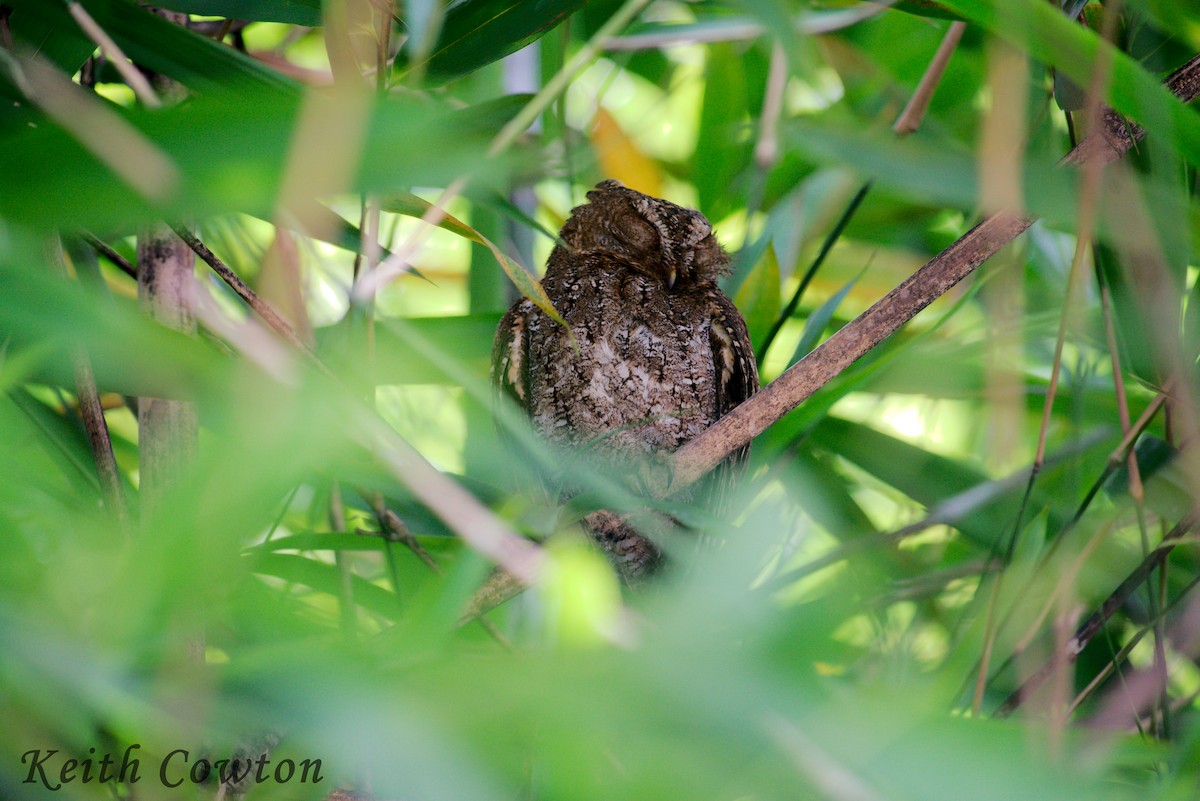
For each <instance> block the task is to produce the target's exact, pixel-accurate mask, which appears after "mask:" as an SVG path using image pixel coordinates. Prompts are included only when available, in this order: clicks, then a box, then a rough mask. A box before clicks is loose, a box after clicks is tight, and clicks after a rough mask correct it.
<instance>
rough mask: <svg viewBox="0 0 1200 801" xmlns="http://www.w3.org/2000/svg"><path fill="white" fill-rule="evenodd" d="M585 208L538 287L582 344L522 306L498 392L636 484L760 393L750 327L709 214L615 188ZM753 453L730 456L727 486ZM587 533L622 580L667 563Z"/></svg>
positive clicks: (505, 327) (505, 329)
mask: <svg viewBox="0 0 1200 801" xmlns="http://www.w3.org/2000/svg"><path fill="white" fill-rule="evenodd" d="M587 197H588V203H586V204H584V205H582V206H579V207H577V208H575V209H573V210H572V211H571V216H570V219H568V220H567V222H566V224H565V225H564V226H563V229H562V232H561V233H560V235H559V237H560V242H559V244H558V245H557V246H556V247H555V248H554V250H553V251H552V252H551V254H550V259H549V262H548V263H547V267H546V277H545V278H544V279H543V281H542V285H543V287H544V288H545V290H546V293H547V295H549V297H550V300H551V301H552V302H553V303H554V307H555V309H557V310H558V312H559V314H560V315H561V316H562V318H563V319H564V320H565V321H566V322H567V324H568V325H569V326H570V329H571V333H572V334H573V335H574V340H573V341H572V337H571V336H570V335H569V334H568V332H567V330H566V329H565V328H564V327H563V326H562V325H561V324H559V323H557V322H555V321H554V320H553V319H552V318H550V317H549V316H548V315H546V314H545V313H544V312H542V311H541V310H540V309H539V308H538V307H537V306H535V305H534V304H533V303H532V302H530V301H529V300H522V301H520V302H518V303H516V304H515V305H514V306H513V307H512V308H511V309H509V310H508V313H507V314H505V315H504V318H503V319H502V320H501V322H500V328H499V330H498V331H497V333H496V341H495V346H494V348H493V352H492V382H493V385H494V386H495V387H496V389H497V391H498V392H502V393H505V394H507V395H508V396H510V397H512V398H513V399H514V400H515V401H516V402H517V403H518V404H519V405H520V406H521V407H523V408H524V409H525V410H526V411H527V412H528V414H529V416H530V418H531V420H532V422H533V427H534V429H535V430H536V431H537V432H538V433H539V434H540V435H542V436H544V437H545V438H547V439H549V440H550V441H552V442H554V443H557V444H559V445H565V446H568V447H571V448H579V449H580V453H585V454H587V458H589V459H592V460H593V461H594V462H595V463H596V464H598V465H599V466H601V467H602V468H605V469H609V470H613V469H615V470H617V471H619V472H621V473H624V474H629V473H630V469H629V468H631V467H632V466H633V465H634V464H635V463H636V462H637V461H638V460H639V459H641V460H644V459H645V458H646V456H647V455H654V454H659V453H666V452H670V451H673V450H675V449H676V448H677V447H679V446H680V445H681V444H683V443H684V442H686V441H688V440H689V439H691V438H692V437H695V436H696V435H697V434H699V433H700V432H701V431H703V430H704V429H706V428H708V427H709V426H710V425H712V424H713V423H714V422H715V421H716V420H717V419H718V418H719V417H721V416H722V415H723V414H725V413H726V412H728V411H729V410H730V409H732V408H733V407H735V406H737V405H738V404H739V403H741V402H742V401H743V400H745V399H746V398H748V397H749V396H750V395H751V394H753V393H754V392H755V391H756V390H757V389H758V370H757V368H756V366H755V363H754V350H753V348H752V347H751V344H750V338H749V334H748V333H747V331H746V323H745V321H744V320H743V319H742V316H741V314H740V313H739V312H738V310H737V307H735V306H734V305H733V302H732V301H731V300H730V299H729V298H727V297H726V296H725V295H724V294H723V293H722V292H721V290H720V288H718V286H717V278H718V277H720V276H721V275H722V274H723V273H724V272H726V271H727V270H728V267H729V255H728V254H727V253H726V252H725V250H724V248H722V247H721V245H720V244H719V243H718V242H717V240H716V238H715V237H714V236H713V233H712V226H711V225H710V224H709V222H708V220H707V219H705V217H704V215H703V214H701V213H700V212H698V211H692V210H691V209H686V208H683V207H681V206H677V205H675V204H674V203H669V202H667V201H665V200H660V199H658V198H654V197H649V196H647V195H643V194H641V193H640V192H635V191H634V190H632V189H628V188H626V187H625V186H624V185H622V184H621V183H620V182H618V181H611V180H610V181H602V182H601V183H599V184H597V185H596V188H595V189H593V190H592V191H590V192H588V195H587ZM745 455H746V454H745V451H744V450H743V451H741V452H739V453H736V454H734V455H732V456H731V457H730V459H729V461H728V462H727V463H726V465H725V470H724V471H723V472H724V473H725V474H726V479H725V480H727V474H728V473H729V470H728V468H729V467H730V466H737V465H739V464H741V463H742V462H743V461H744V459H745ZM568 492H569V491H568ZM696 494H699V493H696ZM676 500H683V501H690V500H691V497H690V496H689V497H680V496H676ZM585 524H586V527H587V529H588V531H589V534H590V535H591V536H592V538H593V539H594V540H595V541H596V543H597V544H598V545H599V546H600V547H601V548H602V549H603V550H604V551H605V552H606V553H607V554H608V555H609V557H610V559H611V560H612V561H613V563H614V565H615V566H616V567H617V569H618V572H619V573H620V574H621V576H622V577H623V578H624V579H625V580H626V581H627V582H636V581H637V580H638V579H640V578H642V577H644V576H645V575H647V574H649V573H650V572H652V571H653V570H655V569H656V568H657V567H658V565H659V564H660V562H661V561H662V556H661V552H660V551H659V549H658V548H657V547H656V546H655V545H654V544H653V543H652V542H651V541H650V540H649V539H647V538H646V537H644V536H642V535H641V534H639V533H638V532H637V531H635V530H634V529H633V527H632V526H631V525H629V524H628V522H626V520H625V518H623V517H621V516H619V515H616V514H612V513H607V512H596V513H593V514H591V515H589V516H588V517H587V518H586V519H585Z"/></svg>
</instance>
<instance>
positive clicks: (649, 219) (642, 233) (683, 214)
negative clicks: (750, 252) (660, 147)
mask: <svg viewBox="0 0 1200 801" xmlns="http://www.w3.org/2000/svg"><path fill="white" fill-rule="evenodd" d="M587 197H588V202H587V203H586V204H584V205H582V206H578V207H576V208H575V209H572V211H571V218H570V219H569V220H567V223H566V225H564V226H563V229H562V239H563V242H564V243H565V244H566V246H567V247H568V248H570V249H571V250H573V251H575V252H591V253H604V254H606V255H609V256H612V257H614V258H617V259H619V260H621V261H622V262H625V263H627V264H629V265H630V266H631V267H633V268H634V269H636V270H638V271H640V272H642V273H645V274H646V275H649V276H653V277H656V278H660V279H661V280H662V281H663V283H665V284H666V286H667V289H674V288H675V287H676V286H689V285H694V284H700V283H706V282H713V281H716V280H717V278H718V277H720V276H721V275H722V274H723V273H725V272H726V271H727V270H728V268H729V254H728V253H726V252H725V249H724V248H722V247H721V244H720V243H719V242H717V240H716V237H714V236H713V233H712V225H710V224H709V222H708V220H707V219H706V218H705V217H704V215H703V214H701V213H700V212H698V211H693V210H692V209H685V208H684V207H683V206H676V205H675V204H674V203H670V202H668V201H666V200H661V199H659V198H656V197H650V196H649V195H643V194H642V193H641V192H635V191H634V190H632V189H629V188H628V187H626V186H625V185H624V184H622V183H621V182H620V181H613V180H608V181H601V182H600V183H598V184H596V188H595V189H593V190H592V191H590V192H588V193H587Z"/></svg>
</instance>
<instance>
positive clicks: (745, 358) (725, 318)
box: [708, 292, 758, 512]
mask: <svg viewBox="0 0 1200 801" xmlns="http://www.w3.org/2000/svg"><path fill="white" fill-rule="evenodd" d="M712 310H713V311H712V321H711V325H710V327H709V334H708V340H709V345H710V346H711V347H712V354H713V367H714V369H713V379H714V380H713V384H714V391H715V392H716V396H717V397H716V400H717V403H716V412H717V417H718V418H721V417H724V416H725V415H726V414H728V413H729V412H730V411H731V410H733V408H734V407H735V406H737V405H738V404H740V403H741V402H742V401H744V400H746V399H747V398H749V397H750V396H751V395H753V394H754V393H755V392H757V391H758V365H757V364H756V363H755V361H754V346H753V345H751V343H750V332H749V331H748V330H747V328H746V321H745V320H744V319H742V314H741V312H739V311H738V310H737V307H736V306H734V305H733V301H731V300H730V299H729V298H727V297H726V296H725V295H724V294H722V293H720V292H714V293H713V295H712ZM749 452H750V446H749V445H747V446H746V447H744V448H739V449H738V450H736V451H734V452H733V453H731V454H729V457H728V458H726V459H725V461H723V462H721V464H720V465H718V466H717V468H716V470H714V471H713V474H712V476H711V477H710V479H709V480H710V482H711V483H710V487H711V492H712V497H713V498H714V504H713V506H714V510H715V511H717V512H721V511H723V510H722V508H721V507H723V506H725V503H726V501H727V496H728V495H729V490H730V488H731V486H732V484H733V482H734V480H735V479H736V477H737V476H738V474H739V473H740V472H741V468H742V466H743V465H744V464H745V461H746V456H747V455H748V454H749Z"/></svg>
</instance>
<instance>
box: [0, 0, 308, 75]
mask: <svg viewBox="0 0 1200 801" xmlns="http://www.w3.org/2000/svg"><path fill="white" fill-rule="evenodd" d="M8 5H11V6H13V8H14V9H15V10H14V13H13V18H14V20H18V21H19V20H20V19H21V18H22V17H24V16H26V15H27V16H28V17H29V18H31V22H34V23H35V24H41V25H47V26H53V28H54V30H56V31H72V30H78V25H77V24H76V23H75V21H74V19H73V18H72V17H71V15H70V14H69V13H68V12H67V9H66V5H65V4H64V3H60V2H49V1H48V0H13V2H12V3H9V4H8ZM82 5H83V7H84V8H86V9H87V11H88V13H89V14H90V15H91V16H92V17H93V18H94V19H95V21H96V24H97V25H99V26H100V27H101V28H103V29H104V31H105V33H107V34H108V35H109V36H111V37H112V39H113V41H115V42H116V43H117V45H119V46H120V48H121V49H122V50H123V51H124V53H125V55H127V56H128V57H129V58H131V59H133V61H134V62H136V63H137V64H138V65H140V66H142V67H145V68H147V69H150V70H153V71H155V72H158V73H161V74H163V75H166V76H167V77H169V78H173V79H174V80H176V81H178V82H179V83H181V84H183V85H184V86H186V87H188V88H189V89H193V90H195V91H205V92H216V91H219V90H221V89H225V90H229V89H230V88H231V87H245V86H256V87H260V88H262V89H267V90H269V91H271V92H274V93H278V94H281V95H285V96H290V97H295V96H298V95H299V92H300V84H299V83H298V82H296V81H295V80H293V79H291V78H288V77H286V76H285V75H283V74H281V73H279V72H277V71H276V70H273V69H271V68H270V67H267V66H266V65H264V64H262V63H261V62H258V61H255V60H254V59H252V58H250V57H249V56H247V55H245V54H243V53H239V52H238V51H236V50H234V49H233V48H232V47H227V46H225V45H222V44H219V43H217V42H214V41H213V40H212V39H210V38H208V37H206V36H202V35H200V34H199V33H196V32H194V31H189V30H187V29H185V28H182V27H180V26H178V25H175V24H174V23H172V22H170V21H168V20H166V19H163V18H162V17H159V16H156V15H154V14H151V13H150V12H148V11H146V10H145V9H144V8H141V7H140V6H138V5H137V4H136V3H134V2H132V0H84V2H83V3H82ZM14 24H17V23H14ZM88 52H89V53H90V51H88ZM86 55H87V54H85V56H86ZM77 66H78V65H76V68H77ZM74 69H75V68H69V70H70V71H71V72H74Z"/></svg>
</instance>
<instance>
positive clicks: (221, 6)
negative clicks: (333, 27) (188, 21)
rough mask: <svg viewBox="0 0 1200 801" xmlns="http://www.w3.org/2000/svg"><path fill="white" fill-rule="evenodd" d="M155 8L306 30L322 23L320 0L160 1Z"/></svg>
mask: <svg viewBox="0 0 1200 801" xmlns="http://www.w3.org/2000/svg"><path fill="white" fill-rule="evenodd" d="M159 5H160V6H162V7H163V8H168V9H171V10H172V11H186V12H187V13H189V14H199V15H202V16H206V17H228V18H232V19H248V20H255V21H262V22H290V23H292V24H294V25H307V26H309V27H317V26H319V25H321V24H322V19H321V0H163V1H162V2H161V3H159Z"/></svg>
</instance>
